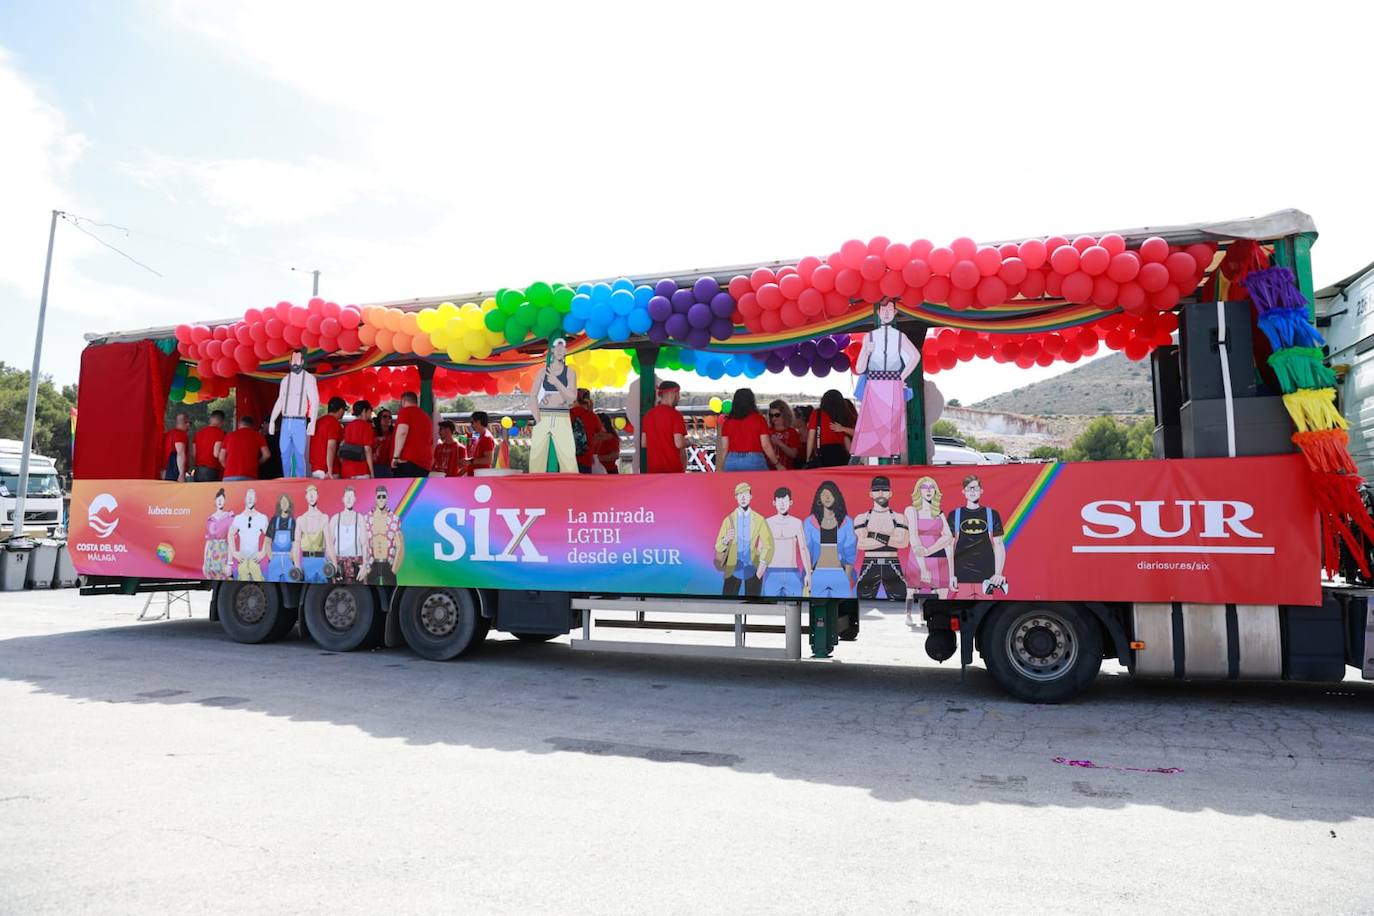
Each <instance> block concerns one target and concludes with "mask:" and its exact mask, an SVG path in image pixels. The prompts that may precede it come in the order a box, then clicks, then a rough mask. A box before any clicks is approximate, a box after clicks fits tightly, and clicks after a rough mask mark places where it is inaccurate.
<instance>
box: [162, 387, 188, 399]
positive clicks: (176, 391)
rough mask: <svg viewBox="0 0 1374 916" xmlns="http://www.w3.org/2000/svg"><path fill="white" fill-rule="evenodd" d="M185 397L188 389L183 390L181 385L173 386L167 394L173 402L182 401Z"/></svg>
mask: <svg viewBox="0 0 1374 916" xmlns="http://www.w3.org/2000/svg"><path fill="white" fill-rule="evenodd" d="M185 396H186V389H185V388H182V387H181V386H180V385H173V386H172V390H171V391H169V392H167V397H169V398H171V399H172V400H173V401H180V400H181V399H182V398H183V397H185Z"/></svg>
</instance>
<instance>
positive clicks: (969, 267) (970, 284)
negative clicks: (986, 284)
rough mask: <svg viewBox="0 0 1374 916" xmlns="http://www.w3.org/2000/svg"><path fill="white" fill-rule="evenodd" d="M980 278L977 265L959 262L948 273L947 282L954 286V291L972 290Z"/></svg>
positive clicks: (969, 262) (970, 262)
mask: <svg viewBox="0 0 1374 916" xmlns="http://www.w3.org/2000/svg"><path fill="white" fill-rule="evenodd" d="M981 276H982V275H981V274H980V273H979V271H978V265H977V264H974V263H973V262H972V261H960V262H959V263H958V264H955V265H954V269H953V270H951V271H950V272H949V282H951V283H953V284H954V288H955V289H973V288H974V287H975V286H977V285H978V280H979V279H980V278H981Z"/></svg>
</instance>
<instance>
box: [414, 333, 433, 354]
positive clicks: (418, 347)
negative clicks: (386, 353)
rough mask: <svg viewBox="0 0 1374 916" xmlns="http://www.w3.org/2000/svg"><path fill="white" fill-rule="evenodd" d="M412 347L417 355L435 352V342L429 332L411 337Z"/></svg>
mask: <svg viewBox="0 0 1374 916" xmlns="http://www.w3.org/2000/svg"><path fill="white" fill-rule="evenodd" d="M410 346H411V349H413V350H414V351H415V355H416V356H432V355H433V354H434V342H433V341H431V340H430V339H429V335H428V334H417V335H415V336H414V337H412V338H411V339H410Z"/></svg>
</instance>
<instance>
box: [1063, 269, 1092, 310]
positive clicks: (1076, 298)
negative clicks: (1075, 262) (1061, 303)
mask: <svg viewBox="0 0 1374 916" xmlns="http://www.w3.org/2000/svg"><path fill="white" fill-rule="evenodd" d="M1092 296H1093V278H1092V277H1090V276H1088V275H1087V274H1085V273H1084V272H1083V271H1081V270H1076V271H1074V272H1073V273H1071V274H1069V275H1068V276H1067V277H1065V278H1064V298H1065V299H1067V300H1069V301H1070V302H1076V303H1080V304H1081V303H1084V302H1087V301H1088V300H1090V299H1091V298H1092Z"/></svg>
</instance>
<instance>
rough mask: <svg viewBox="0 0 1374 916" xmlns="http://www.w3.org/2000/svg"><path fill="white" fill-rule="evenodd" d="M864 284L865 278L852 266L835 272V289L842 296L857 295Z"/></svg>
mask: <svg viewBox="0 0 1374 916" xmlns="http://www.w3.org/2000/svg"><path fill="white" fill-rule="evenodd" d="M863 285H864V278H863V277H861V276H859V272H858V271H857V270H854V269H852V268H849V267H846V268H845V269H844V270H842V271H840V272H839V273H837V274H835V291H836V292H837V293H839V294H840V295H842V296H857V295H858V294H859V289H860V288H861V287H862V286H863Z"/></svg>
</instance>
